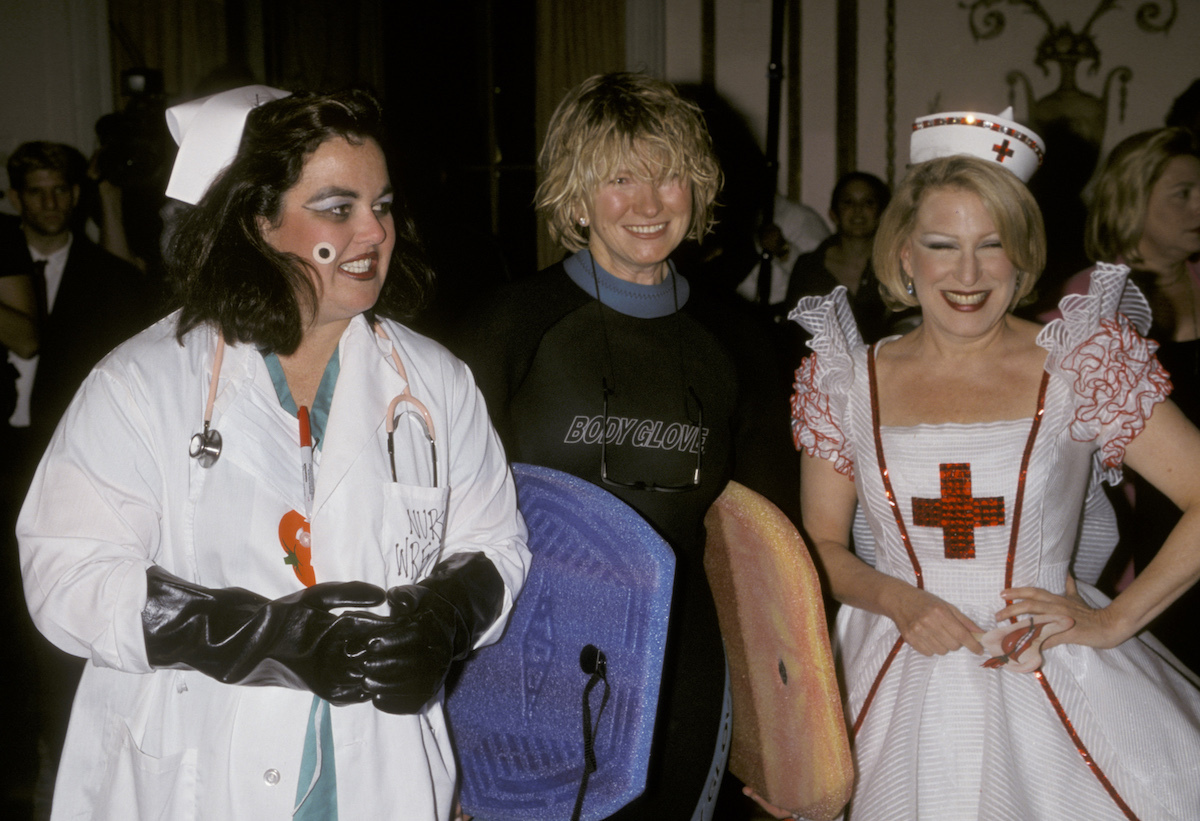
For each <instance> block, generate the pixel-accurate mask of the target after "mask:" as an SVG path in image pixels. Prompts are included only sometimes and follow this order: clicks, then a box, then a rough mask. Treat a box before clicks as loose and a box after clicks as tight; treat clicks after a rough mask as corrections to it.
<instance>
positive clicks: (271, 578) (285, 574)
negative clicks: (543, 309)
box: [18, 316, 529, 821]
mask: <svg viewBox="0 0 1200 821" xmlns="http://www.w3.org/2000/svg"><path fill="white" fill-rule="evenodd" d="M383 326H384V328H385V330H386V331H387V333H388V335H389V336H390V338H391V339H392V340H393V341H394V343H395V346H396V349H397V351H398V352H399V354H400V358H401V360H402V361H403V362H404V365H405V368H406V370H407V373H408V377H409V379H410V381H411V390H412V393H413V395H414V396H416V397H417V398H418V399H420V400H422V401H423V402H424V403H425V404H426V405H427V406H428V408H429V411H430V413H431V414H432V416H433V421H434V429H435V434H436V439H437V459H438V481H439V484H440V485H441V486H442V487H443V489H442V490H433V489H430V488H428V487H427V485H428V484H429V481H430V476H429V474H430V467H431V465H430V454H429V447H428V444H427V443H426V441H425V440H424V438H423V435H422V434H421V433H420V432H419V428H418V426H416V425H412V424H408V423H407V422H406V420H404V419H402V420H401V424H400V426H399V428H398V431H399V432H398V434H397V443H396V468H397V471H398V473H399V482H400V484H395V483H393V482H392V480H391V473H390V469H389V462H388V458H387V450H386V434H385V431H384V416H385V414H386V411H387V406H388V402H389V401H390V400H391V398H392V397H393V396H395V395H396V394H398V393H400V391H401V389H402V388H403V386H404V382H403V380H402V379H401V378H400V376H399V375H398V373H397V371H396V368H395V366H394V365H393V364H392V361H391V357H390V356H389V355H388V352H389V350H390V345H389V344H388V343H387V342H385V341H383V340H380V339H378V338H377V337H376V336H375V335H374V334H373V333H372V331H371V328H370V326H369V325H368V323H367V322H366V320H365V319H364V318H362V317H358V318H356V319H355V320H354V321H353V322H351V324H350V326H349V328H348V329H347V330H346V332H345V333H344V335H343V336H342V340H341V345H340V347H339V356H340V365H341V372H340V376H339V378H338V382H337V388H336V390H335V392H334V397H333V405H332V407H331V410H330V415H329V422H328V427H327V430H326V441H325V443H323V446H322V447H321V449H320V450H319V452H318V453H317V455H316V499H315V502H314V507H313V520H312V538H313V562H312V564H313V567H314V569H315V571H316V577H317V581H318V582H322V581H345V580H352V579H359V580H363V581H367V582H370V583H372V584H376V585H378V586H380V587H382V588H385V589H386V588H388V587H391V586H393V585H396V584H404V583H408V582H412V581H416V580H418V579H419V578H422V577H423V576H424V575H426V574H427V573H428V572H429V570H430V569H432V567H433V565H434V564H435V563H436V562H437V561H438V560H439V559H441V558H444V557H445V556H448V555H450V554H453V553H457V552H463V551H483V552H484V553H486V554H487V555H488V557H489V558H490V559H491V561H492V562H493V564H495V566H496V569H497V570H498V571H499V573H500V576H501V577H502V578H503V580H504V583H505V587H506V595H505V609H504V615H503V617H502V618H501V619H500V621H499V622H498V623H497V624H496V626H494V627H493V628H492V629H491V630H489V631H488V632H487V634H486V635H484V636H483V637H482V639H481V640H480V642H479V644H481V645H482V644H487V643H491V642H493V641H495V640H497V639H498V638H499V636H500V634H501V633H502V632H503V628H504V624H505V623H506V622H507V617H508V612H509V610H510V609H511V607H512V600H513V597H514V596H515V595H516V594H517V592H518V591H519V590H520V587H521V584H522V583H523V581H524V578H525V574H526V571H527V567H528V564H529V553H528V550H527V549H526V546H525V541H526V530H525V525H524V522H523V521H522V519H521V516H520V513H519V512H518V510H517V506H516V498H515V492H514V486H513V481H512V476H511V473H510V472H509V470H508V467H507V464H506V462H505V456H504V452H503V449H502V447H501V445H500V442H499V440H498V438H497V437H496V434H495V432H494V431H493V429H492V427H491V424H490V422H489V420H488V416H487V412H486V410H485V407H484V403H483V399H482V398H481V396H480V394H479V392H478V390H477V389H476V388H475V383H474V380H473V378H472V377H471V374H470V372H469V370H468V369H467V367H466V366H465V365H463V364H462V363H461V362H460V361H458V360H457V359H455V358H454V357H453V356H451V355H450V354H449V353H448V352H447V351H446V350H445V349H444V348H442V347H441V346H440V345H438V344H436V343H434V342H432V341H430V340H428V339H426V338H424V337H421V336H419V335H418V334H415V333H413V332H411V331H409V330H408V329H406V328H404V327H403V326H401V325H398V324H395V323H392V322H384V323H383ZM174 331H175V317H173V316H172V317H168V318H167V319H166V320H163V321H162V322H160V323H158V324H157V325H155V326H153V327H151V328H150V329H148V330H146V331H145V332H143V333H142V334H140V335H138V336H137V337H135V338H134V339H132V340H130V341H129V342H128V343H126V344H125V345H123V346H121V347H120V348H118V349H117V350H116V351H115V352H114V353H113V354H111V355H110V356H109V357H108V358H106V359H105V360H104V361H102V362H101V363H100V364H99V365H98V366H97V367H96V369H95V371H94V372H93V373H92V374H91V375H90V376H89V377H88V379H87V381H86V382H85V383H84V385H83V387H82V388H81V390H80V392H79V394H78V395H77V396H76V398H75V400H74V402H73V403H72V405H71V407H70V409H69V410H68V411H67V413H66V415H65V416H64V418H63V421H62V423H61V424H60V425H59V428H58V431H57V432H56V434H55V436H54V439H53V441H52V442H51V444H50V447H49V449H48V450H47V452H46V455H45V457H44V458H43V460H42V463H41V465H40V467H39V468H38V471H37V475H36V477H35V479H34V481H33V485H32V488H31V490H30V493H29V496H28V498H27V499H26V502H25V505H24V508H23V509H22V511H21V516H20V521H19V525H18V535H19V539H20V553H21V570H22V575H23V577H24V584H25V595H26V599H27V601H28V604H29V609H30V612H31V613H32V615H33V619H34V622H35V623H36V624H37V626H38V628H39V629H40V630H41V631H42V632H43V633H44V634H45V635H46V636H47V637H48V638H49V639H50V640H51V641H52V642H53V643H54V644H56V645H57V646H58V647H60V648H62V649H63V650H65V651H67V652H69V653H73V654H75V655H79V656H84V657H87V658H90V660H91V664H89V665H88V666H87V668H86V670H85V672H84V675H83V680H82V682H81V683H80V687H79V692H78V695H77V696H76V700H75V705H74V709H73V711H72V714H71V724H70V729H69V731H68V734H67V741H66V749H65V752H64V755H63V759H62V763H61V765H60V768H59V773H58V783H57V786H56V789H55V796H54V818H56V819H58V818H111V819H121V821H129V820H130V819H139V818H169V819H172V820H173V821H176V820H177V819H187V818H201V819H215V818H222V819H224V818H229V819H234V818H246V819H253V820H254V821H268V819H286V818H290V817H291V812H292V809H293V805H294V803H295V798H296V784H297V781H298V770H299V764H300V757H301V752H302V745H303V739H304V733H305V727H306V722H307V720H308V715H309V709H310V706H311V704H312V695H311V694H310V693H308V692H305V691H299V690H290V689H286V688H282V687H244V686H236V685H225V684H221V683H219V682H217V681H216V680H215V679H212V678H209V677H207V676H205V675H203V674H200V673H196V672H193V671H190V670H169V669H163V670H155V669H153V668H151V666H150V665H149V663H148V662H147V659H146V648H145V641H144V638H143V632H142V621H141V612H142V609H143V607H144V605H145V600H146V577H145V571H146V568H147V567H149V566H150V565H152V564H157V565H159V566H161V567H163V568H164V569H166V570H167V571H169V572H171V573H173V574H175V575H177V576H180V577H182V578H184V579H188V580H191V581H194V582H196V583H198V584H201V585H204V586H207V587H213V588H221V587H233V586H237V587H244V588H247V589H249V590H252V591H254V592H256V593H260V594H262V595H264V596H267V597H269V598H276V597H279V596H284V595H287V594H289V593H292V592H295V591H297V590H299V589H301V586H302V585H301V583H300V582H299V581H298V580H297V578H296V576H295V574H294V573H293V572H292V569H291V567H289V566H288V565H286V564H284V562H283V559H284V555H285V554H284V550H283V547H282V546H281V544H280V540H279V535H278V528H279V522H280V518H281V517H282V515H283V514H284V513H285V512H287V511H288V510H289V509H293V508H294V509H296V510H300V511H303V509H304V508H303V496H302V489H301V480H300V459H299V432H298V425H297V422H296V420H295V418H294V417H292V416H290V415H289V414H287V413H286V412H285V411H283V410H282V409H281V408H280V405H279V401H278V399H277V397H276V393H275V389H274V387H273V386H272V384H271V379H270V376H269V374H268V372H267V369H266V366H265V363H264V362H263V359H262V356H261V355H260V354H259V353H258V352H257V351H255V349H254V348H253V347H251V346H247V345H231V346H229V347H228V349H227V350H226V353H225V359H224V365H223V367H222V369H221V374H220V383H219V393H218V396H217V400H216V405H215V410H214V414H213V420H212V421H213V427H214V428H216V429H217V430H219V431H220V433H221V435H222V437H223V439H224V449H223V451H222V454H221V457H220V459H219V460H218V461H217V463H216V464H215V465H214V466H213V467H211V468H209V469H204V468H202V467H200V466H199V464H198V463H197V462H196V460H194V459H191V458H189V457H188V441H189V439H190V438H191V436H192V434H193V433H195V432H196V431H198V430H199V429H200V428H201V427H202V419H203V412H204V405H205V398H206V396H207V392H208V386H209V379H210V375H211V369H212V361H213V355H214V349H215V340H216V336H215V333H214V332H213V331H212V330H211V329H208V328H201V329H197V330H194V331H192V332H191V333H189V334H188V335H187V337H186V339H185V340H184V342H185V344H184V345H183V346H182V347H181V346H180V345H179V344H178V343H177V342H176V341H175V338H174ZM445 487H449V488H450V492H449V494H448V499H447V495H446V493H445V490H444V488H445ZM431 526H432V529H431ZM439 548H440V551H439ZM379 609H380V611H381V612H385V610H384V608H379ZM331 714H332V730H333V739H334V746H335V749H336V756H335V761H336V769H337V788H338V789H337V794H338V808H339V816H340V818H341V819H342V821H354V820H355V819H379V818H404V819H430V820H431V821H432V820H433V819H445V818H448V817H449V815H450V812H451V809H452V801H453V792H454V783H455V778H456V772H455V765H454V758H453V752H452V750H451V747H450V741H449V737H448V735H447V732H446V726H445V720H444V717H443V712H442V705H441V697H440V696H439V697H438V698H435V699H434V700H432V701H431V702H430V704H428V705H426V707H425V708H424V710H423V711H422V713H421V714H419V715H411V716H398V715H390V714H387V713H384V712H381V711H379V710H377V709H375V707H373V706H372V705H371V704H370V703H369V702H368V703H365V704H356V705H350V706H344V707H334V708H333V709H332V711H331Z"/></svg>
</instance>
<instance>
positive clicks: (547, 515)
mask: <svg viewBox="0 0 1200 821" xmlns="http://www.w3.org/2000/svg"><path fill="white" fill-rule="evenodd" d="M513 474H514V475H515V477H516V483H517V499H518V503H519V505H520V508H521V513H522V514H523V515H524V517H525V522H526V524H527V525H528V526H529V549H530V551H531V552H532V554H533V561H532V563H531V565H530V571H529V577H528V578H527V579H526V581H525V587H524V589H523V590H522V591H521V594H520V596H519V597H518V599H517V602H516V605H515V607H514V608H513V611H512V616H511V620H510V622H509V625H508V629H507V631H506V632H505V634H504V637H503V638H502V639H501V640H500V641H499V642H498V643H496V644H494V645H492V646H490V647H485V648H483V649H481V650H479V651H478V652H476V653H475V654H474V655H473V656H471V658H470V659H468V660H467V662H466V663H465V664H464V665H463V669H462V672H461V675H460V676H459V678H458V679H457V681H456V682H455V683H454V685H453V688H452V690H451V691H450V692H449V693H448V695H447V697H446V711H447V715H448V719H449V723H450V727H451V732H452V734H453V737H454V744H455V749H456V752H457V754H458V761H459V770H460V775H461V778H462V793H461V800H462V806H463V810H464V811H465V812H466V813H467V814H469V815H472V816H474V817H475V818H477V819H479V821H558V820H559V819H562V821H567V819H569V818H570V817H571V812H572V810H573V809H574V806H575V799H576V794H577V792H578V790H579V784H580V780H581V779H582V777H583V767H584V763H583V702H582V699H583V689H584V687H585V686H586V684H587V682H588V675H587V674H585V673H584V672H583V671H582V670H581V669H580V666H579V654H580V651H581V650H582V649H583V647H584V646H585V645H588V644H592V645H595V646H596V647H597V648H599V649H600V650H601V651H603V653H604V654H605V656H606V657H607V660H608V665H607V666H608V683H609V686H610V688H611V694H610V696H609V701H608V705H607V706H606V707H605V710H604V712H603V714H602V715H601V718H600V724H599V726H598V728H597V731H596V737H595V745H594V747H595V753H596V761H597V770H596V772H594V773H592V774H591V777H590V779H589V781H588V788H587V794H586V797H585V799H584V804H583V812H582V816H581V817H582V819H583V821H593V819H602V818H606V817H608V816H609V815H611V814H612V813H614V812H616V811H617V810H619V809H620V808H621V807H623V806H625V805H626V804H627V803H629V802H630V801H632V800H633V799H634V798H636V797H637V796H638V795H640V794H641V793H642V791H643V790H644V789H645V786H646V770H647V766H648V764H649V761H650V742H651V739H652V737H653V734H654V718H655V713H656V712H657V708H658V693H659V683H660V680H661V678H662V666H663V649H664V646H665V644H666V637H667V619H668V616H669V614H670V607H671V585H672V581H673V578H674V573H675V555H674V553H673V552H672V551H671V548H670V547H669V546H668V545H667V543H666V542H665V541H663V539H662V537H661V536H659V535H658V533H657V532H655V530H654V529H653V528H652V527H651V526H650V525H649V524H647V523H646V522H645V520H644V519H642V517H641V516H640V515H639V514H638V513H637V512H636V511H634V510H633V509H632V508H630V507H629V506H628V505H626V504H625V503H624V502H622V501H621V500H619V499H617V498H616V497H615V496H613V495H612V494H610V493H608V492H607V491H605V490H603V489H602V488H599V487H597V486H595V485H593V484H591V483H590V482H586V481H584V480H583V479H579V478H577V477H575V476H571V475H569V474H566V473H562V472H560V471H556V470H551V469H549V468H543V467H535V466H532V465H523V464H516V465H513ZM602 689H603V686H602V685H599V686H597V687H596V688H595V689H594V690H593V692H592V696H591V700H590V703H591V707H592V720H593V721H595V718H596V715H595V714H596V710H597V709H598V708H599V705H600V698H601V693H602Z"/></svg>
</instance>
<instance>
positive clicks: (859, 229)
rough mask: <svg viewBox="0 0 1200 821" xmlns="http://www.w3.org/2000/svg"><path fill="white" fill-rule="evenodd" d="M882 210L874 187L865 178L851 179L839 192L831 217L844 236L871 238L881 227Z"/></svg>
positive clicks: (831, 210)
mask: <svg viewBox="0 0 1200 821" xmlns="http://www.w3.org/2000/svg"><path fill="white" fill-rule="evenodd" d="M882 210H883V209H882V208H881V207H880V204H879V198H878V197H876V196H875V189H874V188H872V187H871V186H870V185H869V184H868V183H866V182H864V181H863V180H851V181H850V182H848V183H846V185H845V186H844V187H843V188H842V190H841V191H840V192H839V193H838V197H837V201H836V202H835V203H834V204H833V208H831V209H830V210H829V217H830V219H832V220H833V224H834V225H835V226H836V227H837V233H839V234H841V235H842V236H844V237H854V238H856V239H870V238H871V237H873V236H875V229H877V228H878V227H879V215H880V212H882Z"/></svg>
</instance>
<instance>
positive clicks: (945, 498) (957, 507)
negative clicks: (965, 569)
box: [912, 463, 1004, 559]
mask: <svg viewBox="0 0 1200 821" xmlns="http://www.w3.org/2000/svg"><path fill="white" fill-rule="evenodd" d="M938 474H939V476H940V477H941V484H942V498H940V499H913V500H912V512H913V524H914V525H919V526H920V527H940V528H942V531H943V532H942V542H943V544H944V545H945V547H946V558H947V559H973V558H975V528H977V527H994V526H997V525H1002V524H1004V497H1003V496H988V497H986V498H979V499H976V498H974V497H972V496H971V466H970V464H967V463H961V464H959V463H951V464H943V465H940V466H939V467H938Z"/></svg>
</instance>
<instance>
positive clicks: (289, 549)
mask: <svg viewBox="0 0 1200 821" xmlns="http://www.w3.org/2000/svg"><path fill="white" fill-rule="evenodd" d="M279 544H280V545H282V546H283V552H284V553H286V554H287V556H285V557H284V559H283V563H284V564H290V565H291V566H292V570H293V571H295V573H296V578H297V579H299V580H300V583H301V584H303V585H304V586H305V587H312V586H313V585H314V584H316V583H317V574H316V571H314V570H313V566H312V531H311V530H310V529H309V526H308V522H307V521H306V520H305V518H304V514H302V513H300V512H299V511H295V510H289V511H288V512H287V513H285V514H283V518H282V519H280V520H279Z"/></svg>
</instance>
